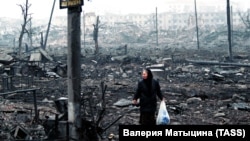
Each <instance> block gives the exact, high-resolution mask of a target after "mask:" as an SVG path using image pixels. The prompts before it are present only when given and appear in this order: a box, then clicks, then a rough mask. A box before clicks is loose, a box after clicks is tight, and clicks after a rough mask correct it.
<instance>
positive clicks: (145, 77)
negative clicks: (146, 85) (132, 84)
mask: <svg viewBox="0 0 250 141" xmlns="http://www.w3.org/2000/svg"><path fill="white" fill-rule="evenodd" d="M142 78H143V79H147V78H148V72H147V71H146V70H143V71H142Z"/></svg>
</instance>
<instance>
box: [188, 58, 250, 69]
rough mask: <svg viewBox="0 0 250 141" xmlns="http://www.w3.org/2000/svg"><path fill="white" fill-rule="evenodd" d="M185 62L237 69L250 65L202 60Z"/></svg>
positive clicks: (249, 65)
mask: <svg viewBox="0 0 250 141" xmlns="http://www.w3.org/2000/svg"><path fill="white" fill-rule="evenodd" d="M186 61H187V62H189V63H193V64H199V65H226V66H238V67H250V64H242V63H231V62H219V61H203V60H199V61H197V60H188V59H186Z"/></svg>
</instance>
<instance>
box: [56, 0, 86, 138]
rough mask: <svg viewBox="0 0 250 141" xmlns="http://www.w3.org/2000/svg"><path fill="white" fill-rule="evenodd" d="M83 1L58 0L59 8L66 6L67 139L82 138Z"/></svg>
mask: <svg viewBox="0 0 250 141" xmlns="http://www.w3.org/2000/svg"><path fill="white" fill-rule="evenodd" d="M82 5H83V1H79V0H70V1H65V0H60V8H61V9H62V8H67V9H68V11H67V12H68V13H67V26H68V29H67V32H68V33H67V34H68V35H67V36H68V43H67V44H68V56H67V81H68V123H69V140H70V141H73V140H83V136H82V134H83V133H82V132H81V131H82V130H81V129H82V118H81V67H80V66H81V12H82V8H81V6H82Z"/></svg>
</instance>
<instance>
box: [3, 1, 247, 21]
mask: <svg viewBox="0 0 250 141" xmlns="http://www.w3.org/2000/svg"><path fill="white" fill-rule="evenodd" d="M25 1H26V0H5V1H4V3H1V5H0V17H12V18H22V15H21V8H20V7H19V6H18V5H17V4H24V3H25ZM169 1H174V2H176V1H179V2H180V3H183V1H185V2H191V3H194V0H90V1H88V0H84V6H83V7H82V8H83V11H85V12H97V13H98V12H99V13H100V12H103V11H106V12H116V13H120V14H124V13H152V12H155V8H156V7H157V9H158V11H159V12H161V11H162V10H163V9H164V8H163V7H164V6H165V5H167V3H169ZM201 1H202V2H210V3H214V2H215V3H216V2H218V1H225V3H226V0H196V2H197V4H198V3H199V2H201ZM231 1H232V2H237V3H241V4H242V5H243V6H245V7H249V8H250V0H231ZM53 2H54V0H29V3H30V4H31V8H30V13H32V14H33V15H32V17H33V18H44V17H49V16H50V13H51V9H52V5H53ZM61 15H65V16H66V15H67V9H59V0H56V4H55V11H54V16H61Z"/></svg>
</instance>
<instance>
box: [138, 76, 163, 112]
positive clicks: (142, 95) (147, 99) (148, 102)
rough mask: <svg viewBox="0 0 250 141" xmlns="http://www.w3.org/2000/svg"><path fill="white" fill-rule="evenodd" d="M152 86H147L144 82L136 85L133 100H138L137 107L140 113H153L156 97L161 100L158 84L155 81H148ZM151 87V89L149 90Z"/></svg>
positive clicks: (155, 106)
mask: <svg viewBox="0 0 250 141" xmlns="http://www.w3.org/2000/svg"><path fill="white" fill-rule="evenodd" d="M150 82H151V83H152V85H149V84H147V83H148V82H147V81H145V80H141V81H139V83H138V86H137V89H136V93H135V95H134V98H133V99H134V100H137V99H140V102H139V106H140V111H141V112H149V113H155V112H156V108H157V96H158V98H159V99H160V100H162V99H163V96H162V93H161V88H160V85H159V82H158V81H156V80H155V79H152V81H150ZM150 86H152V89H151V88H150Z"/></svg>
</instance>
